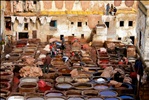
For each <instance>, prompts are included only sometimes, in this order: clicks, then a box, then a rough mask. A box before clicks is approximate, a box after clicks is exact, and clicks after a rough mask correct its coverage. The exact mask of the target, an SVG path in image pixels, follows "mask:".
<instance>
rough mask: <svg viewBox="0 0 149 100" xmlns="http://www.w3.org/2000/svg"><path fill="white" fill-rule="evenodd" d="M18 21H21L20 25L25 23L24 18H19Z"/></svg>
mask: <svg viewBox="0 0 149 100" xmlns="http://www.w3.org/2000/svg"><path fill="white" fill-rule="evenodd" d="M17 20H18V21H19V23H20V24H23V23H24V17H19V16H17Z"/></svg>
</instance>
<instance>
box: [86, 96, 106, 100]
mask: <svg viewBox="0 0 149 100" xmlns="http://www.w3.org/2000/svg"><path fill="white" fill-rule="evenodd" d="M87 100H103V99H102V98H97V97H91V98H88V99H87Z"/></svg>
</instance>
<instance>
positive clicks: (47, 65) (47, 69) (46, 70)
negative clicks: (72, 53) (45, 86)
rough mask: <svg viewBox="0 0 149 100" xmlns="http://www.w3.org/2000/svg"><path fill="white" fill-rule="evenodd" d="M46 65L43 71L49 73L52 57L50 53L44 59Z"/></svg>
mask: <svg viewBox="0 0 149 100" xmlns="http://www.w3.org/2000/svg"><path fill="white" fill-rule="evenodd" d="M43 63H44V66H43V73H49V67H50V66H51V57H50V55H49V53H47V54H46V57H45V59H44V61H43Z"/></svg>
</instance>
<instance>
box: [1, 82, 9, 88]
mask: <svg viewBox="0 0 149 100" xmlns="http://www.w3.org/2000/svg"><path fill="white" fill-rule="evenodd" d="M0 89H4V90H9V89H10V83H9V82H0Z"/></svg>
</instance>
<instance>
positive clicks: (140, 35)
mask: <svg viewBox="0 0 149 100" xmlns="http://www.w3.org/2000/svg"><path fill="white" fill-rule="evenodd" d="M141 38H142V33H141V31H140V34H139V48H141V44H142V43H141Z"/></svg>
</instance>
